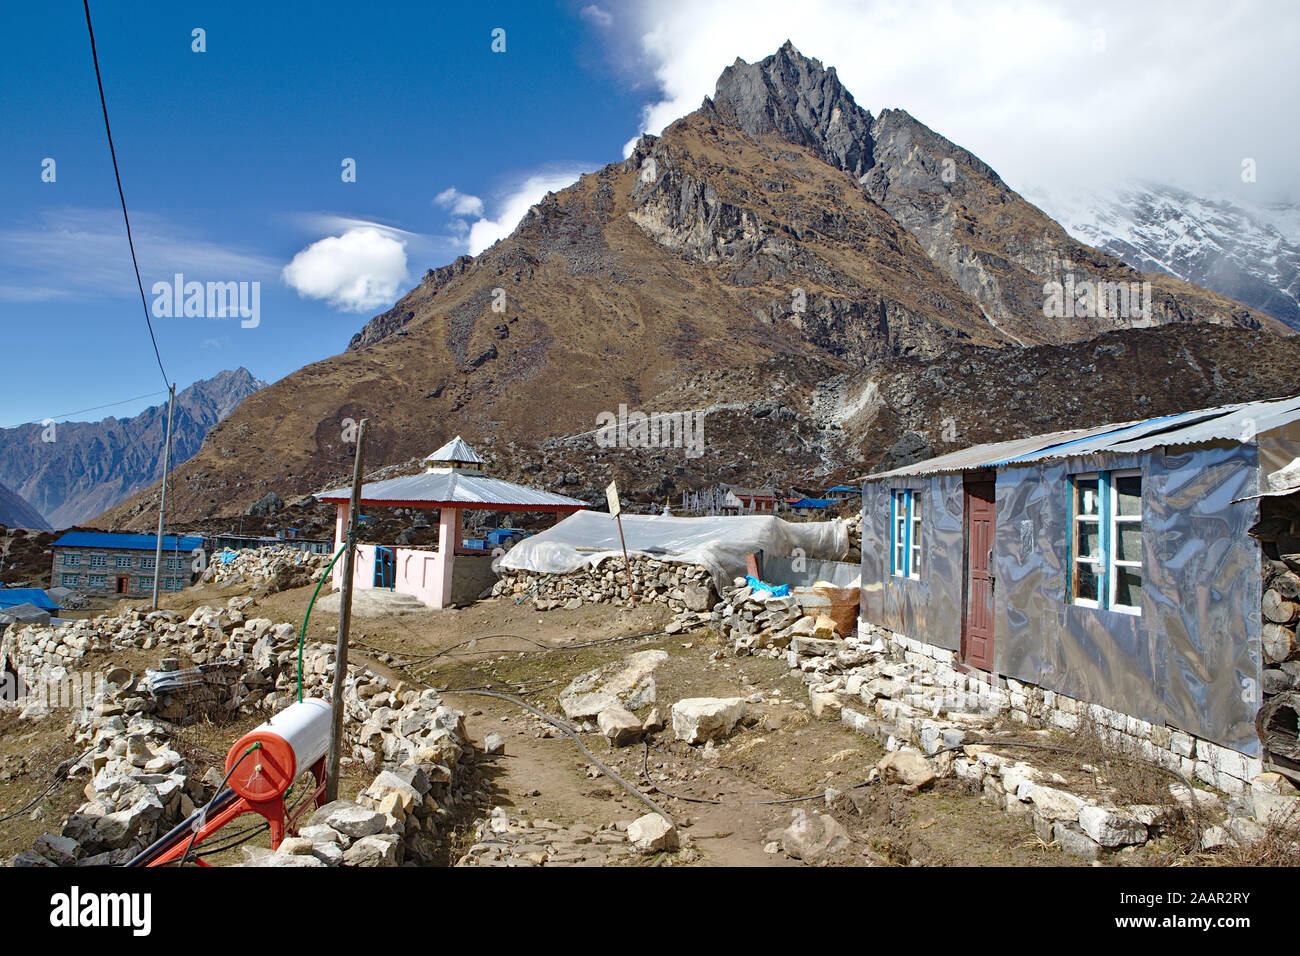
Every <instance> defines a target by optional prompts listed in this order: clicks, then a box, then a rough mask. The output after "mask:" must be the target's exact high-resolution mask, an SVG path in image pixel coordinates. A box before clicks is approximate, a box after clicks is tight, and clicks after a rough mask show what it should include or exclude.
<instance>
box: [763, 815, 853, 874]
mask: <svg viewBox="0 0 1300 956" xmlns="http://www.w3.org/2000/svg"><path fill="white" fill-rule="evenodd" d="M775 836H776V837H777V840H778V842H779V843H780V844H781V849H782V850H783V851H785V855H786V856H789V857H793V858H794V859H796V860H803V861H804V862H805V863H810V864H812V865H814V866H816V865H818V864H821V863H826V862H829V861H830V860H831V858H832V857H835V856H837V855H839V854H841V853H843V852H844V851H846V850H848V849H849V848H850V847H851V846H852V841H851V839H850V838H849V834H848V831H847V830H845V829H844V827H843V826H841V825H840V823H839V821H838V820H836V819H835V818H834V817H832V816H829V815H827V814H825V813H813V814H811V815H809V813H808V812H807V811H806V810H804V809H803V808H801V807H800V808H796V809H795V810H794V811H793V819H792V820H791V823H790V825H789V826H788V827H786V828H785V829H784V830H782V831H781V832H780V833H779V834H775Z"/></svg>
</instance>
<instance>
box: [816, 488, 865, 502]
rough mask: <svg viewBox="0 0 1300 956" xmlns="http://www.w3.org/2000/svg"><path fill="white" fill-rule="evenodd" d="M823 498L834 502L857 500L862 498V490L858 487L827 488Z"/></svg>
mask: <svg viewBox="0 0 1300 956" xmlns="http://www.w3.org/2000/svg"><path fill="white" fill-rule="evenodd" d="M822 497H823V498H830V499H832V500H834V501H850V500H856V499H858V498H861V497H862V489H861V488H859V487H858V486H857V485H836V486H835V487H834V488H827V489H826V493H825V494H823V495H822Z"/></svg>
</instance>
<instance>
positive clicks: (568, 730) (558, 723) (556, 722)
mask: <svg viewBox="0 0 1300 956" xmlns="http://www.w3.org/2000/svg"><path fill="white" fill-rule="evenodd" d="M447 693H449V694H477V695H479V696H481V697H495V698H497V699H498V700H504V701H508V702H510V703H512V704H515V705H516V706H518V707H522V708H524V710H527V711H529V712H530V713H532V714H535V715H536V716H538V717H540V718H542V720H544V721H546V722H547V723H548V724H550V725H551V726H553V727H555V728H556V729H557V730H559V731H560V732H561V733H563V734H564V735H565V736H566V737H568V738H569V739H570V740H572V741H573V742H574V743H575V744H577V745H578V749H579V750H581V751H582V752H583V753H584V754H585V755H586V757H587V759H588V760H590V761H591V762H592V763H593V764H594V765H595V766H596V768H597V769H598V770H600V772H601V773H603V774H604V775H605V776H607V777H609V779H611V780H613V781H614V782H615V783H617V784H618V785H619V786H620V787H622V788H623V789H624V790H626V791H627V792H628V793H630V794H631V795H632V796H634V797H636V798H637V799H638V800H640V801H641V802H642V803H644V804H645V805H646V806H647V807H649V808H650V809H651V810H653V811H654V812H655V813H657V814H659V816H661V817H663V818H664V820H666V821H667V822H668V825H669V826H672V827H675V826H676V824H675V823H673V818H672V817H670V816H669V815H668V812H667V811H666V810H664V808H663V807H661V806H659V804H657V803H655V802H654V801H653V800H651V799H650V798H649V797H647V796H646V795H645V794H644V793H642V792H641V790H640V789H639V788H637V787H634V786H632V784H630V783H628V782H627V781H626V780H624V779H623V778H622V777H621V776H619V775H618V774H617V773H616V772H615V771H613V770H611V769H610V768H609V767H607V766H605V764H604V763H602V762H601V760H600V758H598V757H597V756H596V755H595V754H594V753H592V752H591V751H590V750H588V749H587V746H586V744H584V743H583V742H582V741H581V740H580V739H579V738H578V732H577V731H576V730H574V729H573V728H572V727H570V726H569V725H568V724H567V723H565V722H564V721H562V720H560V719H558V718H556V717H552V716H551V715H550V714H548V713H546V711H544V710H540V709H538V708H537V707H534V706H533V705H532V704H530V703H528V701H526V700H521V699H520V698H518V697H516V696H515V695H514V694H504V693H502V692H500V691H495V690H479V689H476V688H471V687H467V688H463V689H460V690H449V691H447Z"/></svg>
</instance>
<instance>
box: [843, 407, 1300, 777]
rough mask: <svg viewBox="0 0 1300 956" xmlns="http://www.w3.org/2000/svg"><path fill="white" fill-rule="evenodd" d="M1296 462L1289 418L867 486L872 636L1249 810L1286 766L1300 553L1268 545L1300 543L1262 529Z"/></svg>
mask: <svg viewBox="0 0 1300 956" xmlns="http://www.w3.org/2000/svg"><path fill="white" fill-rule="evenodd" d="M1298 456H1300V398H1290V399H1285V400H1279V401H1267V402H1254V403H1249V404H1243V405H1230V406H1224V407H1220V408H1212V409H1204V410H1201V411H1194V412H1187V413H1184V414H1179V415H1169V416H1165V417H1162V418H1155V419H1150V420H1147V421H1140V422H1129V423H1124V424H1116V425H1106V426H1101V427H1098V428H1088V429H1076V430H1073V431H1065V432H1056V433H1053V434H1048V435H1040V436H1036V437H1032V438H1025V439H1020V440H1017V441H1009V442H999V443H996V444H989V445H980V446H977V447H974V448H968V449H965V450H963V451H958V452H954V453H952V454H948V455H943V456H940V457H938V458H933V459H930V460H928V461H922V462H918V463H916V464H912V465H908V466H905V467H902V468H896V469H893V470H892V471H888V472H885V473H883V474H875V475H869V476H867V477H866V478H864V479H863V481H864V485H863V498H862V605H861V624H862V626H863V627H864V628H866V629H874V630H875V632H877V633H880V634H882V635H883V636H885V638H886V639H887V640H889V641H892V642H894V643H896V644H897V645H898V646H899V647H900V648H901V649H902V650H903V651H904V652H905V653H907V654H908V658H909V660H911V659H916V660H917V661H920V662H928V665H929V666H930V667H931V668H932V669H933V670H934V673H935V675H936V679H937V680H939V681H940V682H941V683H942V682H944V681H955V682H964V683H965V684H966V685H968V686H970V687H972V688H974V687H976V686H983V685H984V684H988V683H991V685H992V686H993V687H994V688H998V687H1010V688H1011V689H1012V691H1013V698H1016V699H1020V700H1024V701H1028V702H1029V703H1027V704H1026V705H1025V706H1026V709H1028V708H1029V707H1031V706H1032V708H1033V709H1034V711H1035V712H1036V713H1041V714H1042V716H1043V719H1044V720H1046V721H1048V722H1049V724H1054V725H1056V726H1059V727H1062V728H1065V729H1072V728H1075V727H1077V726H1078V721H1079V720H1080V715H1081V714H1082V715H1085V716H1091V717H1092V718H1094V719H1096V720H1099V721H1102V722H1105V723H1106V724H1107V725H1108V726H1110V727H1112V728H1114V727H1119V726H1122V727H1123V728H1124V733H1126V734H1130V735H1133V737H1134V740H1135V744H1134V746H1135V747H1141V748H1143V749H1147V750H1149V749H1151V748H1155V750H1154V754H1155V759H1158V760H1159V761H1160V762H1161V763H1162V764H1163V765H1166V766H1172V767H1175V768H1176V769H1178V768H1181V769H1182V771H1183V772H1184V773H1185V774H1186V775H1187V776H1189V777H1190V776H1192V775H1193V774H1194V775H1195V776H1196V777H1197V778H1198V779H1200V780H1202V781H1205V782H1208V783H1213V784H1214V785H1216V786H1218V787H1220V789H1223V790H1226V791H1229V792H1234V793H1236V792H1240V791H1241V789H1242V786H1243V781H1248V780H1249V779H1250V777H1251V776H1253V774H1257V773H1259V772H1260V767H1261V757H1262V758H1263V759H1264V760H1268V759H1269V755H1268V754H1267V753H1263V754H1261V742H1260V739H1259V737H1258V736H1257V723H1256V720H1257V715H1259V714H1261V713H1263V714H1265V715H1267V713H1268V712H1267V711H1266V710H1262V709H1261V708H1263V707H1265V705H1266V704H1267V697H1268V695H1269V694H1274V693H1276V692H1277V689H1278V687H1279V686H1282V685H1284V684H1285V681H1280V680H1279V677H1278V675H1282V677H1283V678H1285V677H1286V674H1285V673H1284V672H1283V671H1282V670H1280V669H1279V665H1278V662H1279V661H1286V660H1290V657H1289V656H1288V655H1289V654H1290V653H1292V652H1291V650H1290V648H1292V646H1293V640H1294V633H1293V631H1294V626H1295V625H1294V620H1295V618H1296V617H1297V616H1300V606H1297V609H1296V613H1294V614H1290V613H1288V614H1279V613H1278V612H1277V610H1276V608H1275V607H1270V604H1269V602H1270V599H1271V600H1272V603H1273V605H1275V606H1279V607H1282V608H1283V610H1285V611H1290V610H1292V608H1291V602H1290V601H1289V600H1288V599H1286V598H1285V597H1279V594H1293V595H1294V594H1295V593H1296V590H1297V588H1292V587H1290V585H1292V584H1295V583H1296V581H1295V580H1293V579H1295V577H1296V571H1297V569H1300V553H1298V554H1291V553H1289V552H1291V551H1300V548H1296V547H1295V546H1294V545H1293V544H1291V543H1289V541H1290V539H1288V542H1287V543H1285V544H1280V545H1277V546H1272V545H1269V544H1268V539H1267V537H1266V533H1273V534H1276V535H1279V536H1281V537H1285V536H1286V535H1290V534H1291V531H1292V528H1293V527H1294V526H1293V525H1292V524H1291V523H1290V521H1287V520H1276V519H1273V518H1269V517H1268V514H1263V516H1264V517H1265V518H1267V519H1268V520H1266V521H1261V516H1262V506H1261V500H1260V498H1259V497H1258V496H1259V494H1260V493H1261V492H1265V491H1266V489H1269V488H1271V487H1272V486H1273V485H1276V484H1278V481H1277V480H1276V479H1277V476H1278V475H1279V474H1285V473H1287V469H1288V468H1290V469H1291V471H1295V472H1300V460H1298ZM1296 484H1297V485H1300V482H1296ZM1273 493H1277V492H1273ZM1264 500H1265V501H1266V502H1271V501H1273V500H1276V499H1267V498H1266V499H1264ZM1267 507H1268V508H1269V509H1272V508H1276V507H1280V506H1279V505H1273V504H1269V505H1268V506H1267ZM1269 513H1271V512H1269ZM1265 525H1267V526H1268V527H1267V528H1265V527H1264V526H1265ZM1261 528H1264V530H1263V531H1261V530H1260V529H1261ZM1278 528H1280V529H1281V531H1278V530H1277V529H1278ZM1270 529H1272V530H1271V531H1270ZM1261 551H1262V552H1263V553H1261ZM1282 559H1286V560H1282ZM1275 581H1277V582H1281V583H1278V584H1274V583H1273V582H1275ZM1274 587H1277V588H1279V589H1280V590H1279V591H1274V590H1273V588H1274ZM1261 601H1262V602H1263V608H1262V609H1261ZM1261 610H1262V612H1263V613H1261ZM1270 615H1272V616H1270ZM1279 619H1280V620H1282V621H1283V623H1282V624H1281V625H1276V624H1269V623H1267V622H1270V621H1276V620H1279ZM1261 622H1266V623H1263V624H1262V623H1261ZM1279 628H1281V629H1283V630H1278V629H1279ZM1270 642H1271V643H1270ZM1277 647H1282V650H1280V651H1279V650H1277V649H1276V648H1277ZM971 681H978V682H984V683H983V684H978V685H977V684H971V683H969V682H971ZM1286 686H1289V685H1286ZM1278 699H1282V698H1281V697H1279V698H1278ZM1270 706H1273V705H1270ZM1099 708H1100V709H1099ZM1283 716H1284V717H1286V719H1289V720H1291V721H1292V723H1291V726H1292V728H1294V725H1295V715H1294V714H1291V715H1289V716H1287V715H1285V714H1284V715H1283ZM1121 722H1122V723H1121ZM1171 731H1172V736H1171ZM1179 732H1181V733H1179ZM1186 735H1191V736H1190V737H1189V736H1186ZM1292 737H1294V729H1293V730H1292ZM1192 738H1195V740H1193V739H1192ZM1171 741H1172V743H1171ZM1180 741H1181V743H1180ZM1171 747H1172V748H1173V749H1172V750H1171V749H1170V748H1171ZM1192 748H1194V750H1193V749H1192ZM1273 759H1274V760H1275V761H1278V760H1280V759H1281V758H1279V757H1278V756H1277V755H1274V756H1273ZM1226 768H1231V770H1230V772H1229V770H1228V769H1226ZM1290 769H1291V771H1292V772H1296V773H1297V774H1300V761H1296V762H1294V766H1292V767H1291V768H1290Z"/></svg>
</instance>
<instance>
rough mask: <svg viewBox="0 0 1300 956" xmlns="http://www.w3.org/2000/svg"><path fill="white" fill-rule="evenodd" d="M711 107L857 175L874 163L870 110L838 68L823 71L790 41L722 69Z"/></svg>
mask: <svg viewBox="0 0 1300 956" xmlns="http://www.w3.org/2000/svg"><path fill="white" fill-rule="evenodd" d="M710 105H711V106H712V110H713V112H715V113H716V114H717V116H718V117H719V118H720V119H721V120H723V121H730V122H732V123H734V124H735V125H736V126H739V127H740V128H741V129H743V130H744V131H745V132H747V133H749V134H750V135H751V136H755V137H758V136H763V135H766V134H769V133H775V134H777V135H778V136H781V137H783V138H784V139H787V140H789V141H790V142H792V143H798V144H799V145H801V146H808V147H810V148H812V149H814V150H816V151H817V152H818V154H820V155H821V156H822V157H823V158H824V159H825V160H826V162H828V163H830V164H831V165H832V166H838V167H839V168H840V169H843V170H845V171H847V172H849V173H852V174H853V175H854V176H863V175H865V174H866V172H867V170H869V169H870V168H871V167H872V166H873V165H874V157H873V155H872V147H873V145H874V144H873V142H872V138H871V114H870V113H868V112H867V111H866V110H864V109H862V107H860V106H858V104H857V103H855V102H854V101H853V95H852V94H851V93H849V91H848V90H847V89H845V88H844V85H843V84H842V83H840V80H839V77H838V76H837V75H836V73H835V67H831V68H830V69H824V68H823V67H822V64H821V61H820V60H816V59H810V58H808V57H805V56H804V55H803V54H801V53H800V52H799V51H798V50H796V49H795V48H794V44H792V43H791V42H790V41H789V40H786V41H785V43H784V45H782V47H781V49H779V50H777V52H776V53H775V54H773V55H772V56H769V57H767V58H766V59H764V60H761V61H760V62H758V63H746V62H745V61H744V60H741V59H737V60H736V62H735V63H733V64H732V65H731V66H729V67H727V68H726V69H725V70H723V71H722V75H721V76H720V77H719V78H718V85H717V89H716V91H715V92H714V95H713V102H712V104H710V103H709V102H708V101H707V100H706V101H705V106H704V109H705V111H706V113H707V112H709V110H710Z"/></svg>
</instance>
